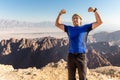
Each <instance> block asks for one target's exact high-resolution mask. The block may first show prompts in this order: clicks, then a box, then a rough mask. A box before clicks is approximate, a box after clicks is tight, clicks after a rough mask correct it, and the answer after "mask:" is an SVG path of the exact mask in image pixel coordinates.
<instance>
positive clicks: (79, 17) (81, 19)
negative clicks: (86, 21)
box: [72, 13, 82, 20]
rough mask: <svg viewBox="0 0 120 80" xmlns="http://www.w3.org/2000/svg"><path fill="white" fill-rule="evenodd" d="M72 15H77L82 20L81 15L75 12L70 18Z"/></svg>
mask: <svg viewBox="0 0 120 80" xmlns="http://www.w3.org/2000/svg"><path fill="white" fill-rule="evenodd" d="M74 16H78V17H79V18H80V20H82V17H81V16H80V15H79V14H77V13H75V14H73V16H72V18H73V17H74Z"/></svg>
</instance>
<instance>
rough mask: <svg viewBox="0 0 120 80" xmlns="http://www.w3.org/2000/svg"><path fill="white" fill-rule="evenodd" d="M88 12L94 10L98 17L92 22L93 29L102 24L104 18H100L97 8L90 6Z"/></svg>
mask: <svg viewBox="0 0 120 80" xmlns="http://www.w3.org/2000/svg"><path fill="white" fill-rule="evenodd" d="M88 12H94V15H95V18H96V21H95V22H94V23H93V24H92V29H95V28H96V27H98V26H99V25H101V24H102V20H101V18H100V15H99V13H98V12H97V8H92V7H89V9H88Z"/></svg>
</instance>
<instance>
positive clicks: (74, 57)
mask: <svg viewBox="0 0 120 80" xmlns="http://www.w3.org/2000/svg"><path fill="white" fill-rule="evenodd" d="M76 69H78V74H79V80H86V73H87V61H86V54H82V53H79V54H73V53H69V54H68V80H76V77H75V74H76Z"/></svg>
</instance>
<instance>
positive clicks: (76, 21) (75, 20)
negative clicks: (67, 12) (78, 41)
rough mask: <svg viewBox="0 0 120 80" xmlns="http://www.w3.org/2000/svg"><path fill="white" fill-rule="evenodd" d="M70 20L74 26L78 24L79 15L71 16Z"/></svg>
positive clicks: (79, 21)
mask: <svg viewBox="0 0 120 80" xmlns="http://www.w3.org/2000/svg"><path fill="white" fill-rule="evenodd" d="M72 22H73V25H74V26H80V25H81V20H80V17H79V16H73V17H72Z"/></svg>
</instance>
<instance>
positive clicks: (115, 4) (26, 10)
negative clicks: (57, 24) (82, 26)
mask: <svg viewBox="0 0 120 80" xmlns="http://www.w3.org/2000/svg"><path fill="white" fill-rule="evenodd" d="M119 3H120V0H0V19H9V20H18V21H28V22H43V21H55V19H56V17H57V15H58V12H59V11H60V10H61V9H66V10H67V14H65V15H63V21H71V16H72V15H73V14H74V13H79V14H80V15H81V16H82V17H83V21H84V22H93V21H95V18H94V14H93V13H88V12H87V9H88V7H90V6H92V7H97V8H98V12H99V13H100V15H101V17H102V20H103V22H104V23H105V24H116V25H120V23H119V22H120V9H119ZM118 28H120V27H118Z"/></svg>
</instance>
